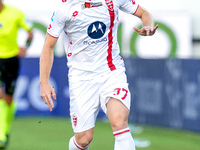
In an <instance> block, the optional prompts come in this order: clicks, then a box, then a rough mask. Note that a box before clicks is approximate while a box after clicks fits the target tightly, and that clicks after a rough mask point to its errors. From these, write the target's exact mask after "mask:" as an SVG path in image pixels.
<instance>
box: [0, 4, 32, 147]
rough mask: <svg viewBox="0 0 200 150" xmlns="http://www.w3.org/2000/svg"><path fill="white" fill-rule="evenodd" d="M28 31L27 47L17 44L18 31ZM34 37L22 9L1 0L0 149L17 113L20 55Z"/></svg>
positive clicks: (4, 145)
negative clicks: (15, 92)
mask: <svg viewBox="0 0 200 150" xmlns="http://www.w3.org/2000/svg"><path fill="white" fill-rule="evenodd" d="M21 27H22V28H24V29H25V30H26V31H27V33H28V37H27V43H26V47H21V48H19V47H18V45H17V32H18V29H19V28H21ZM32 38H33V34H32V30H31V26H30V24H29V23H27V22H26V19H25V15H24V13H22V12H21V11H20V10H18V9H16V8H13V7H11V6H7V5H4V4H3V2H2V0H0V149H3V148H5V147H6V144H7V141H8V135H9V134H10V126H11V122H12V120H13V118H14V115H15V105H14V101H13V93H14V90H15V85H16V80H17V76H18V69H19V57H22V56H24V55H25V53H26V49H27V48H28V46H29V45H30V44H31V40H32Z"/></svg>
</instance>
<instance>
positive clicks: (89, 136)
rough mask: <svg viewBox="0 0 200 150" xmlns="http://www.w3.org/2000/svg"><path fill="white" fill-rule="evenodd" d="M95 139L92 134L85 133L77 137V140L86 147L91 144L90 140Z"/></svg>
mask: <svg viewBox="0 0 200 150" xmlns="http://www.w3.org/2000/svg"><path fill="white" fill-rule="evenodd" d="M92 139H93V135H92V134H84V135H83V136H81V137H80V136H78V137H76V142H77V143H78V144H79V145H80V146H81V147H86V146H88V145H89V144H90V142H91V141H92Z"/></svg>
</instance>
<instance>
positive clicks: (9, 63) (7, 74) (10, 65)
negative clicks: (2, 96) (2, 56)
mask: <svg viewBox="0 0 200 150" xmlns="http://www.w3.org/2000/svg"><path fill="white" fill-rule="evenodd" d="M4 65H5V68H4V70H3V74H2V78H3V81H4V82H5V92H6V93H7V94H9V95H13V93H14V89H15V86H16V81H17V77H18V70H19V59H18V58H17V57H13V58H9V59H6V60H5V62H4Z"/></svg>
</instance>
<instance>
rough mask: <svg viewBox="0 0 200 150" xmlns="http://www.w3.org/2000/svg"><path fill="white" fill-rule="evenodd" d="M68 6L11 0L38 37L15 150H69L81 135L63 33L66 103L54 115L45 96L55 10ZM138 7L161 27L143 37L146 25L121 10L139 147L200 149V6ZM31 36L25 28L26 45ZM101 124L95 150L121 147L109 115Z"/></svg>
mask: <svg viewBox="0 0 200 150" xmlns="http://www.w3.org/2000/svg"><path fill="white" fill-rule="evenodd" d="M60 1H61V0H51V1H49V0H34V1H28V0H17V1H13V0H4V2H5V3H6V4H10V5H13V6H16V7H18V8H20V9H22V10H23V11H24V12H25V13H26V14H27V18H28V19H29V20H30V21H31V22H33V24H34V34H35V37H34V39H33V44H32V45H31V47H30V49H29V50H28V53H27V56H26V57H25V58H23V59H21V70H20V76H19V79H18V84H17V89H16V92H15V100H16V101H17V113H16V120H15V121H14V124H13V135H12V136H11V142H10V145H9V148H8V149H9V150H23V149H24V150H32V149H34V150H35V149H37V150H40V149H41V150H46V149H48V150H51V149H59V150H60V149H65V147H67V144H68V141H67V140H68V139H69V137H71V136H72V135H73V133H72V130H71V126H70V123H69V120H68V119H69V93H68V84H67V80H68V78H67V71H68V70H67V67H66V62H67V61H66V59H65V52H64V49H63V46H62V36H61V37H60V38H59V41H58V44H57V46H56V49H55V62H54V66H53V70H52V74H51V78H50V82H51V83H52V85H53V86H54V87H55V90H56V93H57V99H58V100H57V101H56V107H55V109H54V111H53V112H51V113H50V112H49V110H48V107H47V106H46V105H44V104H43V101H42V99H41V98H40V87H39V56H40V53H41V49H42V45H43V42H44V37H45V32H46V28H47V26H48V23H49V20H50V18H51V16H52V13H53V10H54V6H55V5H56V4H57V3H59V2H60ZM137 2H139V3H140V5H141V6H144V7H145V8H146V9H147V10H149V11H150V12H151V13H152V14H153V16H154V18H155V22H156V23H157V24H159V28H158V32H157V33H156V34H155V35H154V36H152V37H141V36H138V35H137V34H136V33H135V32H134V30H133V26H138V27H139V26H141V22H140V21H139V20H138V19H137V18H135V17H133V16H131V15H125V14H124V13H123V12H120V18H119V19H120V25H119V31H118V40H119V44H120V47H121V55H122V56H123V57H124V60H125V65H126V67H127V75H128V81H129V87H130V90H131V92H132V107H131V114H130V118H129V119H130V123H131V127H132V132H133V135H134V137H136V139H135V141H136V143H137V144H138V145H137V147H138V149H140V148H143V149H147V150H151V149H152V150H160V149H162V150H169V149H170V150H173V149H174V150H175V149H176V150H190V149H192V150H199V149H200V144H199V143H200V59H199V58H200V29H199V26H200V9H199V6H200V1H198V0H190V1H187V0H168V1H160V0H151V1H150V0H137ZM130 20H131V21H130ZM25 36H26V34H25V33H24V32H23V31H20V34H19V37H18V42H19V44H20V45H24V44H25V41H24V39H25V38H24V37H25ZM58 72H59V73H58ZM98 120H99V121H98V123H97V129H96V134H97V135H96V137H95V139H96V140H95V141H97V142H94V143H95V144H93V145H91V149H95V150H98V148H101V149H108V150H110V149H113V147H112V144H110V145H106V144H104V143H103V144H102V142H103V140H101V139H104V140H105V135H103V134H106V133H107V134H108V137H110V139H109V140H110V141H111V142H113V138H112V131H111V130H110V127H109V125H108V124H107V122H105V121H106V119H105V115H104V114H103V113H102V112H100V113H99V116H98ZM102 120H103V121H102ZM102 126H103V127H102ZM103 131H106V132H103ZM107 131H108V132H107ZM63 133H66V135H65V134H63ZM51 134H52V135H51ZM30 135H31V136H30ZM50 135H51V136H50ZM38 136H39V137H38ZM103 136H104V137H103ZM106 137H107V136H106ZM41 139H43V140H41ZM20 141H22V142H21V143H20ZM33 141H35V142H33ZM49 141H50V142H49ZM57 142H58V143H57ZM59 142H60V143H59ZM187 144H188V145H187ZM22 145H23V146H24V147H23V146H22ZM47 145H48V146H49V147H47ZM58 145H59V147H57V148H56V146H58ZM102 145H103V146H107V147H101V146H102ZM192 146H194V147H192ZM97 147H98V148H97ZM66 149H67V148H66Z"/></svg>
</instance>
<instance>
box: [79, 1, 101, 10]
mask: <svg viewBox="0 0 200 150" xmlns="http://www.w3.org/2000/svg"><path fill="white" fill-rule="evenodd" d="M99 6H102V2H96V3H95V2H85V3H84V4H82V5H81V7H82V9H85V8H92V7H99Z"/></svg>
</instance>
